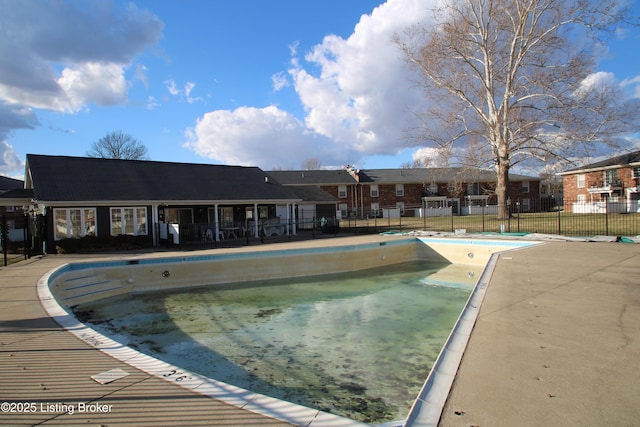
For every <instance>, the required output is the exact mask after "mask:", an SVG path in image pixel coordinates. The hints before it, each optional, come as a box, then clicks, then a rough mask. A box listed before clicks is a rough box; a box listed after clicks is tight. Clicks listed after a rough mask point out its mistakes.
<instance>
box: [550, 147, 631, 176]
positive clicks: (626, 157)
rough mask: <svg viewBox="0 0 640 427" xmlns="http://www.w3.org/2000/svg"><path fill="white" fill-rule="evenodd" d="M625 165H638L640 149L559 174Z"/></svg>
mask: <svg viewBox="0 0 640 427" xmlns="http://www.w3.org/2000/svg"><path fill="white" fill-rule="evenodd" d="M627 165H635V166H637V165H640V151H634V152H632V153H626V154H622V155H620V156H616V157H611V158H609V159H605V160H601V161H599V162H595V163H591V164H588V165H585V166H580V167H577V168H573V169H569V170H567V171H565V172H562V173H560V174H559V175H565V174H570V173H575V172H578V171H585V170H590V169H604V168H608V167H614V166H627Z"/></svg>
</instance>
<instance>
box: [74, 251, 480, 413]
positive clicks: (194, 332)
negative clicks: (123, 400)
mask: <svg viewBox="0 0 640 427" xmlns="http://www.w3.org/2000/svg"><path fill="white" fill-rule="evenodd" d="M476 271H477V268H475V267H474V266H469V265H456V266H451V265H446V264H434V263H425V262H411V263H402V264H396V265H393V266H387V267H382V268H376V269H369V270H364V271H359V272H351V273H341V274H335V275H324V276H317V277H313V278H305V279H301V278H299V279H294V280H292V279H282V280H271V281H265V282H253V283H248V284H241V285H237V284H236V285H231V286H219V287H215V288H211V287H205V288H199V289H190V290H188V291H186V290H183V291H178V292H175V291H172V292H160V293H158V292H156V293H152V294H144V295H136V296H133V297H129V296H127V297H115V298H111V299H107V300H102V301H99V302H97V303H89V304H83V305H80V306H78V307H76V308H75V311H76V313H77V314H78V316H79V317H81V318H83V319H85V320H87V321H88V322H90V323H92V324H94V325H95V327H96V328H97V329H98V330H100V331H101V332H103V333H105V334H106V335H110V336H112V337H114V338H115V339H116V340H118V341H120V342H122V343H123V344H125V345H128V346H130V347H133V348H137V349H138V350H140V351H142V352H144V353H147V354H150V355H153V356H155V357H157V358H159V359H162V360H165V361H167V362H169V363H173V364H176V365H179V366H182V367H184V368H186V369H188V370H190V371H193V372H197V373H200V374H202V375H205V376H208V377H211V378H216V379H218V380H221V381H224V382H225V383H229V384H233V385H236V386H239V387H242V388H245V389H249V390H252V391H256V392H259V393H263V394H267V395H269V396H273V397H277V398H280V399H284V400H287V401H290V402H294V403H298V404H301V405H304V406H308V407H313V408H317V409H320V410H323V411H327V412H331V413H334V414H337V415H341V416H345V417H349V418H351V419H355V420H359V421H364V422H373V423H380V422H384V421H390V420H399V419H403V418H404V417H405V416H406V415H407V413H408V410H409V408H410V407H411V404H412V403H413V400H414V399H415V396H416V395H417V394H418V392H419V390H420V387H421V385H422V383H423V381H424V378H426V376H427V374H428V373H429V369H430V368H431V365H432V364H433V362H434V361H435V359H436V357H437V356H438V353H439V352H440V349H441V348H442V346H443V344H444V342H445V340H446V338H447V336H448V335H449V332H450V331H451V328H452V327H453V325H454V323H455V321H456V319H457V317H458V315H459V314H460V311H461V310H462V307H463V306H464V304H465V302H466V300H467V298H468V296H469V294H470V291H471V289H472V287H473V284H474V276H475V273H476ZM439 277H440V278H439ZM442 277H445V278H446V279H445V280H443V279H442Z"/></svg>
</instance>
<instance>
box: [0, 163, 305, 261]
mask: <svg viewBox="0 0 640 427" xmlns="http://www.w3.org/2000/svg"><path fill="white" fill-rule="evenodd" d="M301 201H302V199H300V198H299V197H298V196H297V195H296V194H295V193H294V192H293V191H291V189H289V188H286V187H284V186H282V185H280V184H279V183H278V182H277V181H276V180H275V179H273V178H272V177H271V176H270V175H269V174H268V173H266V172H264V171H263V170H261V169H260V168H258V167H243V166H223V165H209V164H190V163H172V162H157V161H142V160H115V159H102V158H85V157H68V156H45V155H35V154H28V155H27V158H26V170H25V182H24V188H22V189H19V190H12V191H8V192H6V193H4V194H2V195H0V205H4V206H9V205H18V206H24V207H25V208H26V209H28V210H29V211H30V212H31V213H32V214H33V215H34V216H36V217H38V218H39V219H40V223H41V224H43V227H42V232H41V233H42V235H41V236H40V238H41V240H42V242H43V244H44V245H43V246H44V248H45V249H44V250H45V251H47V250H48V251H50V252H53V250H54V248H55V246H56V242H57V241H60V240H63V239H69V238H71V239H79V238H83V237H87V236H95V237H101V236H103V237H107V236H111V237H114V236H133V237H134V238H136V239H138V240H139V241H140V242H142V243H143V245H145V246H151V245H157V244H159V243H160V242H163V241H165V242H173V243H180V244H182V243H185V241H208V240H211V241H214V240H215V241H219V240H221V239H225V238H234V237H240V236H244V235H250V236H258V235H260V234H261V233H264V232H265V231H266V230H268V231H269V232H270V233H275V234H281V235H283V234H289V233H290V234H295V233H296V223H295V211H296V206H297V204H298V203H299V202H301Z"/></svg>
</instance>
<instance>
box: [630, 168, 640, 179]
mask: <svg viewBox="0 0 640 427" xmlns="http://www.w3.org/2000/svg"><path fill="white" fill-rule="evenodd" d="M631 177H632V178H640V166H634V167H633V169H631Z"/></svg>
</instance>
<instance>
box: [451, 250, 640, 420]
mask: <svg viewBox="0 0 640 427" xmlns="http://www.w3.org/2000/svg"><path fill="white" fill-rule="evenodd" d="M440 425H441V426H446V427H462V426H464V427H468V426H482V427H487V426H519V427H526V426H637V425H640V245H637V244H626V243H576V242H572V243H552V244H545V245H539V246H537V247H534V248H530V249H525V250H520V251H514V252H509V253H505V254H502V255H501V256H500V261H499V262H498V264H497V266H496V268H495V271H494V273H493V276H492V279H491V283H490V285H489V287H488V289H487V294H486V296H485V300H484V303H483V305H482V308H481V310H480V313H479V317H478V320H477V322H476V325H475V328H474V330H473V333H472V335H471V339H470V341H469V345H468V347H467V350H466V352H465V354H464V356H463V359H462V364H461V366H460V369H459V371H458V374H457V376H456V379H455V382H454V385H453V389H452V391H451V393H450V395H449V399H448V401H447V404H446V406H445V408H444V411H443V416H442V418H441V423H440Z"/></svg>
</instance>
